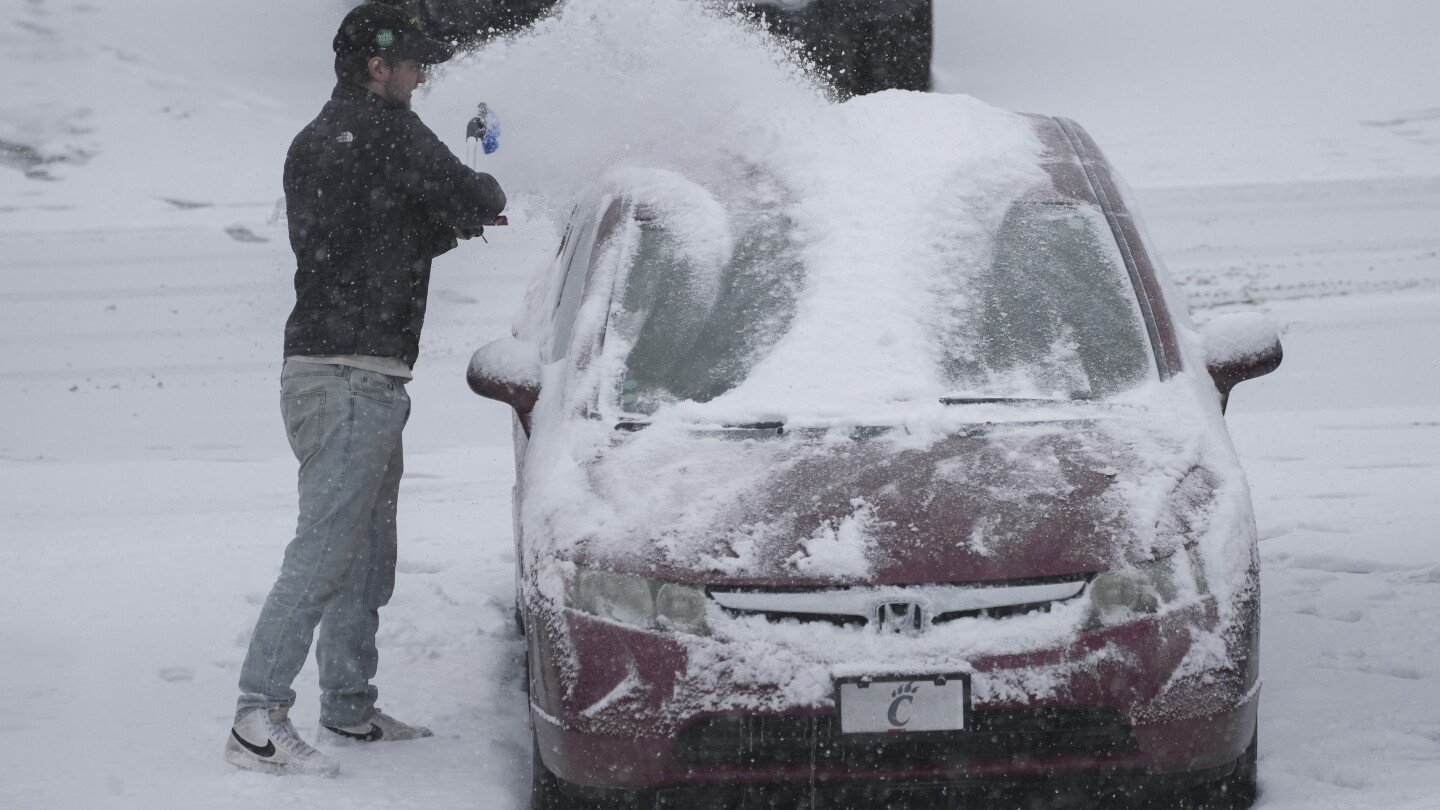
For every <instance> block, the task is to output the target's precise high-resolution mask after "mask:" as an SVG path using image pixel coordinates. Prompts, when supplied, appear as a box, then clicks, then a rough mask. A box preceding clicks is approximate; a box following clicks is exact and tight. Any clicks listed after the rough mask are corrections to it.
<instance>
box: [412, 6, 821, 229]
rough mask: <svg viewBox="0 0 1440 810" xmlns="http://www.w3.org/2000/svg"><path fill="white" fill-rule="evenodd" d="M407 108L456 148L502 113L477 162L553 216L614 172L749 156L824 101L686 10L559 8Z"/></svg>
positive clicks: (798, 73)
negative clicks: (499, 129) (478, 125)
mask: <svg viewBox="0 0 1440 810" xmlns="http://www.w3.org/2000/svg"><path fill="white" fill-rule="evenodd" d="M429 87H430V90H429V92H428V94H427V95H426V96H425V98H424V99H423V101H422V102H421V104H422V105H423V109H422V115H423V116H424V117H425V119H426V121H427V122H429V123H430V124H431V126H432V128H433V129H435V131H437V132H440V133H445V134H447V135H448V134H449V133H454V134H456V135H458V134H459V133H460V132H462V131H464V130H465V126H466V122H467V121H468V120H469V119H470V118H471V117H472V115H474V111H475V99H476V97H477V96H483V97H484V98H485V99H486V103H487V104H488V105H489V108H490V110H492V111H493V110H497V109H501V110H504V111H505V127H506V132H505V140H506V143H505V149H504V150H502V151H501V152H498V153H496V154H494V155H490V156H487V157H486V158H485V159H484V162H485V164H486V165H485V171H488V172H491V173H493V174H495V175H496V176H498V177H503V178H505V184H506V187H507V188H514V189H523V190H524V193H525V194H526V195H527V196H529V195H535V196H534V197H533V198H532V201H534V202H537V203H539V204H540V206H541V207H542V208H544V209H546V210H548V211H549V212H550V213H551V214H552V215H554V216H563V215H564V214H565V213H567V212H568V210H569V207H568V206H569V203H570V202H571V201H572V198H573V196H574V194H575V192H576V190H577V189H580V188H583V187H585V186H587V185H589V184H590V183H591V182H593V181H595V180H596V179H598V178H599V177H600V176H601V175H602V174H603V173H604V172H605V171H606V170H608V169H609V168H610V167H612V166H614V165H615V164H617V163H642V164H644V165H647V166H652V167H660V168H672V169H681V170H683V169H685V168H686V167H687V166H691V165H694V164H695V163H696V162H697V161H704V160H713V159H715V158H716V157H717V156H719V155H721V154H725V153H729V152H736V151H739V152H754V151H756V149H757V148H762V147H763V144H762V145H757V144H754V143H752V141H754V140H755V139H757V138H763V137H765V135H764V134H763V133H766V132H771V131H773V128H774V127H775V126H776V125H777V123H779V122H781V121H783V120H784V119H786V118H787V117H788V116H791V115H793V114H795V113H796V112H797V111H804V110H814V109H816V108H818V107H821V106H824V105H825V104H826V103H827V102H826V98H825V94H824V91H823V90H822V86H821V85H820V83H819V82H818V81H816V80H815V79H813V78H812V74H811V73H810V72H809V70H808V68H807V66H806V65H805V64H804V62H803V59H802V58H801V57H799V56H797V54H796V52H795V51H794V49H792V48H791V46H790V45H789V44H788V43H784V42H781V41H779V40H777V39H774V38H772V37H770V36H769V35H767V34H765V33H764V32H762V31H761V30H760V29H759V27H758V26H756V25H752V24H750V23H748V22H746V21H745V20H743V19H741V18H739V17H736V16H735V15H733V14H730V13H727V11H726V9H725V4H724V3H709V4H707V3H704V2H701V1H700V0H569V2H566V3H563V4H562V5H561V6H559V7H558V8H557V10H556V13H555V14H554V16H552V17H549V18H547V19H544V20H541V21H540V22H539V23H537V24H536V25H535V26H534V27H532V28H530V29H527V30H526V31H524V32H522V33H520V34H518V35H516V36H514V37H510V38H506V39H502V40H499V41H496V42H494V43H491V44H490V45H488V46H486V47H484V48H482V49H481V50H479V51H477V52H474V53H470V54H466V55H464V56H461V57H458V58H456V59H455V60H453V61H452V62H450V63H448V64H447V65H445V66H444V67H443V68H442V70H441V72H440V75H438V76H437V77H436V81H435V82H434V84H433V85H430V86H429Z"/></svg>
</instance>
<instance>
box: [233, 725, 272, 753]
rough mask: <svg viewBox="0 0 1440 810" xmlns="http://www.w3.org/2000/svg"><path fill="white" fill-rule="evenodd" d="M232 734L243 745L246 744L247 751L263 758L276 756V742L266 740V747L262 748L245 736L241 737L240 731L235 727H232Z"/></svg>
mask: <svg viewBox="0 0 1440 810" xmlns="http://www.w3.org/2000/svg"><path fill="white" fill-rule="evenodd" d="M230 736H231V737H234V738H235V742H238V743H240V744H241V745H243V746H245V750H246V751H249V752H250V753H252V754H254V755H255V756H257V757H260V758H261V759H269V758H270V757H273V756H275V743H274V742H271V741H270V740H266V741H265V747H264V748H261V747H260V746H258V745H256V744H255V743H252V742H250V741H249V740H247V739H245V738H244V737H241V736H240V735H239V734H238V733H236V731H235V729H233V728H232V729H230Z"/></svg>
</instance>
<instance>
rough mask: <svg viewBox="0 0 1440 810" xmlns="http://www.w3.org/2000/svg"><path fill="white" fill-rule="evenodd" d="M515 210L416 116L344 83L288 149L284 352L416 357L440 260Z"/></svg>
mask: <svg viewBox="0 0 1440 810" xmlns="http://www.w3.org/2000/svg"><path fill="white" fill-rule="evenodd" d="M504 208H505V193H504V192H503V191H501V190H500V184H499V183H497V182H495V178H493V177H491V176H490V175H488V174H484V173H480V172H475V171H472V170H471V169H469V168H467V167H466V166H465V164H463V163H461V162H460V160H459V159H458V158H456V157H455V155H454V154H453V153H451V152H450V150H449V149H447V148H445V145H444V144H443V143H441V142H440V139H439V138H437V137H435V133H433V132H431V131H430V129H429V128H428V127H426V126H425V125H424V124H422V123H421V122H420V118H419V116H417V115H415V113H413V112H411V111H409V110H404V109H396V108H392V107H390V106H389V105H387V104H386V103H385V102H384V101H382V100H381V99H380V97H379V96H376V95H375V94H373V93H371V92H370V91H368V90H366V89H364V88H361V87H356V86H353V85H349V84H340V85H338V86H336V88H335V92H334V93H333V94H331V97H330V101H329V102H327V103H326V104H325V107H324V109H322V110H321V111H320V115H319V116H317V117H316V118H315V120H314V121H312V122H310V125H309V126H307V127H305V129H303V130H301V131H300V134H299V135H296V136H295V140H294V142H293V143H291V144H290V152H289V154H288V155H287V156H286V158H285V210H286V217H287V219H288V220H289V224H290V246H291V248H293V249H294V251H295V261H296V264H297V268H296V271H295V309H294V311H292V312H291V313H290V319H289V321H287V322H286V324H285V354H286V355H287V356H289V355H311V356H314V355H346V354H353V355H369V356H375V357H396V358H399V359H401V360H403V361H405V363H406V364H407V365H411V366H413V365H414V364H415V357H416V355H417V354H418V353H419V348H420V328H421V326H422V325H423V324H424V322H425V298H426V295H427V293H428V291H429V287H430V260H431V259H432V258H434V257H435V256H438V255H440V254H441V253H444V252H445V251H447V250H449V249H450V248H452V247H454V246H455V229H457V228H459V229H462V230H466V231H479V230H480V228H481V227H482V226H483V225H484V224H485V223H487V222H490V221H491V220H492V219H494V218H495V217H496V215H498V214H499V213H500V212H501V211H502V210H504Z"/></svg>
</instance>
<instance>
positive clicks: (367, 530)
mask: <svg viewBox="0 0 1440 810" xmlns="http://www.w3.org/2000/svg"><path fill="white" fill-rule="evenodd" d="M280 410H281V413H282V415H283V416H284V417H285V430H286V432H287V433H288V434H289V436H290V448H291V449H292V450H294V451H295V458H297V459H298V460H299V461H300V482H299V489H300V519H299V521H298V525H297V528H296V530H295V539H293V540H291V541H290V545H289V546H288V547H287V548H286V549H285V561H284V563H283V564H282V565H281V568H280V577H279V579H277V580H276V582H275V587H274V588H272V589H271V590H270V596H269V597H268V598H266V600H265V606H264V607H263V608H261V610H260V620H259V621H258V622H257V623H256V625H255V634H254V635H253V636H252V637H251V639H250V649H249V651H248V652H247V653H246V654H245V664H244V666H243V667H241V670H240V700H239V703H238V704H237V709H236V714H237V717H238V715H239V713H241V712H244V711H245V710H248V709H253V708H273V707H278V706H290V705H292V704H294V702H295V690H293V689H292V688H291V684H292V683H293V682H294V680H295V676H296V675H297V674H299V672H300V668H301V667H302V666H303V665H304V664H305V657H306V656H307V655H308V654H309V652H310V641H311V639H312V638H313V637H314V635H315V628H316V626H317V625H318V626H319V628H320V638H319V641H318V643H317V644H316V648H315V658H316V661H317V663H319V665H320V688H321V690H322V697H321V701H320V721H321V722H322V723H324V724H326V725H330V726H355V725H360V724H361V723H364V722H365V721H366V720H367V719H368V718H369V717H370V714H371V712H372V711H373V710H374V707H375V697H376V694H377V690H376V689H375V687H374V686H372V685H371V683H370V680H371V679H372V678H374V677H375V668H376V666H377V664H378V662H379V656H378V653H377V651H376V649H375V633H376V631H377V630H378V629H379V626H380V612H379V611H380V608H381V607H382V606H383V605H385V604H386V603H387V602H389V601H390V595H391V593H392V592H393V591H394V589H395V545H396V543H395V505H396V501H397V499H398V497H399V491H400V475H401V472H402V470H403V466H404V464H403V461H402V458H401V443H400V434H401V431H402V430H403V429H404V427H405V421H406V420H407V419H408V418H409V416H410V397H409V395H407V394H406V393H405V381H404V380H400V379H397V378H394V377H388V376H386V375H384V374H377V373H375V372H373V371H363V370H361V369H357V368H351V367H350V366H340V365H328V364H318V363H300V362H296V361H293V360H292V361H286V363H285V368H284V371H283V372H282V373H281V376H280Z"/></svg>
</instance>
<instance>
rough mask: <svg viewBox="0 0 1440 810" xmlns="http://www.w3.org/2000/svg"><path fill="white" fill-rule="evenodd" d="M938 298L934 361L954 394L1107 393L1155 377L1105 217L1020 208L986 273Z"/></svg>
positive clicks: (1065, 208)
mask: <svg viewBox="0 0 1440 810" xmlns="http://www.w3.org/2000/svg"><path fill="white" fill-rule="evenodd" d="M962 284H963V288H964V289H963V290H955V291H954V294H952V295H942V296H941V300H943V301H945V302H946V305H945V306H943V307H942V318H941V324H942V327H941V329H940V330H939V335H938V337H939V340H938V341H937V344H938V347H939V349H940V364H941V367H942V374H943V377H944V380H945V382H946V384H947V385H948V386H949V387H950V388H951V389H952V392H953V393H954V394H955V395H957V396H969V395H976V396H1001V397H1004V396H1046V397H1051V396H1055V397H1075V398H1092V397H1103V396H1106V395H1109V394H1113V393H1115V392H1118V391H1122V390H1125V389H1128V388H1132V387H1134V386H1136V385H1138V384H1139V383H1141V382H1142V381H1144V380H1146V379H1150V378H1153V377H1155V376H1156V372H1155V367H1154V356H1153V354H1152V353H1151V351H1150V346H1149V342H1148V338H1147V337H1146V329H1145V324H1144V321H1143V315H1142V313H1141V311H1140V308H1139V302H1138V299H1137V298H1136V291H1135V289H1134V287H1133V285H1132V283H1131V281H1130V277H1129V275H1128V274H1127V273H1126V272H1125V266H1124V262H1123V259H1122V258H1121V256H1120V253H1119V249H1118V247H1117V246H1116V244H1115V240H1114V237H1113V236H1112V234H1111V231H1110V228H1109V226H1108V225H1107V224H1106V222H1105V219H1104V215H1103V213H1101V211H1100V210H1099V208H1098V207H1096V206H1094V205H1090V204H1084V203H1075V202H1064V203H1059V202H1033V201H1024V202H1017V203H1015V204H1014V205H1012V206H1011V207H1010V209H1009V211H1008V212H1007V213H1006V215H1005V218H1004V220H1003V221H1002V223H1001V225H1000V228H999V230H998V232H997V233H996V235H995V239H994V242H993V256H992V259H991V261H990V266H989V268H988V272H982V273H972V274H969V275H967V276H966V277H965V278H964V280H963V282H960V283H957V285H956V286H957V287H958V286H961V285H962Z"/></svg>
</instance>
